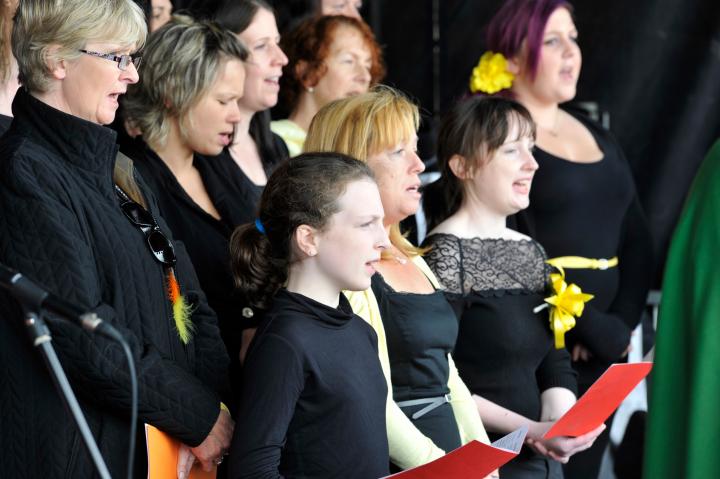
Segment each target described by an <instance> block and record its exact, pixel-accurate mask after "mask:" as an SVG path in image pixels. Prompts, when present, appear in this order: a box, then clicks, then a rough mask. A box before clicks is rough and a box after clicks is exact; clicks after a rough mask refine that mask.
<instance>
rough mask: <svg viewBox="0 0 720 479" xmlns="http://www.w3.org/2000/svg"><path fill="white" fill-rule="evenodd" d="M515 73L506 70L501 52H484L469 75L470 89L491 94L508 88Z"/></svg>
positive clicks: (505, 62) (505, 63) (505, 61)
mask: <svg viewBox="0 0 720 479" xmlns="http://www.w3.org/2000/svg"><path fill="white" fill-rule="evenodd" d="M514 79H515V75H513V74H512V73H510V72H509V71H508V70H507V60H506V59H505V57H504V56H503V54H502V53H493V52H485V53H483V55H482V56H481V57H480V61H479V62H478V64H477V66H476V67H475V68H473V71H472V75H471V76H470V91H471V92H472V93H477V92H482V93H487V94H488V95H492V94H493V93H497V92H499V91H500V90H504V89H505V88H510V87H511V86H512V82H513V80H514Z"/></svg>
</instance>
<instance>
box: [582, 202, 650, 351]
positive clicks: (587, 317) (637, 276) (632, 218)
mask: <svg viewBox="0 0 720 479" xmlns="http://www.w3.org/2000/svg"><path fill="white" fill-rule="evenodd" d="M622 235H623V237H622V239H621V243H620V249H619V252H618V260H619V263H618V268H620V281H619V284H618V292H617V294H616V295H615V298H614V299H613V301H612V304H611V305H610V308H609V309H608V311H607V312H606V313H603V312H601V311H598V310H597V309H596V308H594V307H593V304H592V301H590V302H589V303H587V304H586V305H585V311H584V313H583V315H582V317H581V318H580V319H579V320H578V322H577V326H576V327H575V328H573V329H572V330H570V331H569V332H568V335H569V337H570V338H572V341H573V342H580V343H582V344H584V345H585V346H587V347H588V348H589V349H590V352H591V353H592V354H594V355H596V356H597V357H599V358H600V359H604V360H606V361H616V360H618V359H619V358H620V355H621V354H622V353H623V352H624V351H625V349H626V348H627V346H628V344H629V343H630V334H631V333H632V331H633V329H635V326H637V324H638V323H639V322H640V318H641V315H642V311H643V308H644V307H645V302H646V298H647V293H648V290H649V289H650V283H651V281H652V277H653V274H654V256H653V252H652V242H651V238H650V231H649V227H648V224H647V220H646V219H645V215H644V214H643V211H642V207H641V206H640V202H639V200H638V198H637V195H635V196H634V198H633V201H632V203H631V204H630V207H629V208H628V210H627V212H626V213H625V217H624V219H623V229H622Z"/></svg>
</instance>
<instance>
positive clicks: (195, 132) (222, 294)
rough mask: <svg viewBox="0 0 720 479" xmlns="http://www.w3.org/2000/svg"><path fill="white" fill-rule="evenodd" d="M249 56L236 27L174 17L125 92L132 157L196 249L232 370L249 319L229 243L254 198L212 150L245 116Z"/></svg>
mask: <svg viewBox="0 0 720 479" xmlns="http://www.w3.org/2000/svg"><path fill="white" fill-rule="evenodd" d="M246 58H247V50H245V48H244V47H243V45H242V44H241V43H240V41H239V40H238V39H237V38H236V37H235V35H233V34H232V33H230V32H228V31H226V30H223V29H221V28H219V27H218V26H217V25H215V24H213V23H210V22H207V21H202V22H196V21H194V20H192V19H191V18H189V17H180V16H175V17H173V20H172V21H171V22H170V24H169V25H166V26H165V27H163V28H161V29H160V30H158V31H157V32H154V33H153V34H152V35H150V39H149V40H148V44H147V46H146V47H145V49H144V65H143V77H142V78H141V79H140V81H139V82H138V83H137V84H135V85H132V86H131V87H130V88H129V89H128V94H127V96H126V97H125V98H124V99H123V106H124V107H125V115H126V116H127V117H128V119H129V120H130V122H131V123H133V124H135V125H136V126H137V127H138V128H139V129H140V130H141V131H142V132H143V134H142V137H141V138H139V139H138V140H136V142H135V145H133V148H131V149H130V150H131V151H128V155H129V156H132V157H133V159H134V160H135V164H136V167H137V169H138V171H140V173H141V175H142V177H143V179H145V180H146V181H147V182H148V183H149V185H150V188H151V189H152V191H153V193H154V194H155V196H156V197H157V199H158V203H159V206H160V211H161V213H162V215H163V217H164V218H165V219H166V220H167V222H168V224H169V226H170V228H171V229H172V232H173V234H174V235H175V236H176V237H177V238H178V239H179V240H181V241H182V242H183V243H184V245H185V246H186V248H187V250H188V253H189V254H190V258H191V259H192V261H193V264H194V266H195V269H196V271H197V273H198V277H199V279H200V284H201V286H202V289H203V291H204V292H205V294H207V298H208V303H209V304H210V306H211V307H212V308H213V310H214V311H215V312H216V313H217V315H218V321H219V324H220V331H221V333H222V335H223V339H224V340H225V343H226V346H227V348H228V352H229V353H230V361H231V368H230V370H231V371H230V372H231V375H232V376H233V377H234V376H235V374H236V372H237V371H239V367H240V359H239V351H240V338H241V334H242V330H243V329H246V328H248V327H250V326H252V324H250V321H252V320H253V318H247V317H244V316H243V315H242V310H243V307H244V304H243V303H242V302H241V301H240V299H239V297H238V296H237V294H236V293H235V291H234V285H233V279H232V274H231V272H230V256H229V248H228V241H229V239H230V235H231V234H232V232H233V229H234V228H235V227H236V226H238V225H240V224H243V223H246V222H248V221H250V220H251V218H254V215H255V212H254V210H255V199H254V195H252V196H251V195H250V194H249V193H248V191H247V190H246V189H245V188H244V187H243V184H242V183H240V182H238V181H236V180H235V179H234V178H233V177H232V176H231V175H223V174H220V173H218V169H217V165H215V163H216V162H218V161H226V160H227V161H232V160H228V159H227V158H223V157H218V158H214V156H216V155H218V154H220V153H221V152H222V151H223V148H225V147H227V145H228V144H229V143H230V141H231V138H232V135H233V131H234V129H235V128H236V125H237V123H238V122H239V121H240V110H239V108H238V100H239V98H240V97H241V96H242V92H243V85H244V81H245V67H244V65H243V60H244V59H246ZM133 155H134V156H133ZM246 312H247V310H246ZM246 316H249V314H247V313H246ZM231 383H232V385H233V387H235V386H236V385H239V383H240V381H239V380H233V381H232V382H231Z"/></svg>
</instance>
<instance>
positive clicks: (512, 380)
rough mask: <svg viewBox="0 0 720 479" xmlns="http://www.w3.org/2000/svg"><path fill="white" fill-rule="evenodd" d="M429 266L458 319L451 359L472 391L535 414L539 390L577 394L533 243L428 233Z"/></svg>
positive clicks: (539, 250)
mask: <svg viewBox="0 0 720 479" xmlns="http://www.w3.org/2000/svg"><path fill="white" fill-rule="evenodd" d="M424 246H431V247H432V249H431V250H430V252H429V253H427V255H426V256H425V260H426V261H427V263H428V265H429V266H430V268H431V269H432V270H433V271H434V273H435V274H436V275H437V277H438V279H439V280H440V282H441V283H442V284H443V285H444V286H445V287H446V288H447V289H446V294H447V296H448V299H449V300H450V302H451V303H452V304H453V307H454V309H455V312H456V314H457V316H458V318H460V328H459V334H458V339H457V343H456V344H455V351H454V353H453V357H454V359H455V363H456V365H457V368H458V371H459V372H460V376H461V377H462V379H463V380H464V381H465V383H466V384H467V386H468V388H469V389H470V391H472V392H473V393H475V394H478V395H480V396H482V397H484V398H486V399H488V400H490V401H493V402H495V403H497V404H499V405H501V406H503V407H506V408H508V409H510V410H512V411H515V412H517V413H519V414H522V415H523V416H525V417H527V418H529V419H532V420H538V419H539V418H540V410H541V404H540V393H541V392H542V391H544V390H546V389H548V388H551V387H564V388H567V389H569V390H571V391H573V392H575V391H576V380H575V373H574V372H573V370H572V368H571V366H570V356H569V354H568V352H567V351H566V350H565V349H560V350H558V349H555V347H554V343H553V337H552V333H551V331H550V327H549V323H548V313H547V310H546V309H545V310H543V311H541V312H540V313H534V312H533V309H534V308H535V307H536V306H539V305H541V304H543V299H544V297H545V296H546V284H547V277H548V273H549V269H548V266H547V265H546V263H545V260H546V255H545V251H544V250H543V248H542V247H541V246H540V245H539V244H538V243H537V242H535V241H533V240H507V239H483V238H471V239H461V238H458V237H456V236H453V235H449V234H433V235H430V236H428V238H427V239H426V240H425V244H424Z"/></svg>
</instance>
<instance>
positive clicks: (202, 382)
mask: <svg viewBox="0 0 720 479" xmlns="http://www.w3.org/2000/svg"><path fill="white" fill-rule="evenodd" d="M145 37H146V24H145V18H144V16H143V13H142V10H141V9H140V8H139V7H138V6H137V5H136V4H135V3H133V2H132V1H131V0H65V1H63V2H47V1H44V0H24V1H23V2H21V3H20V6H19V7H18V11H17V14H16V17H15V24H14V31H13V38H12V45H13V53H14V54H15V57H16V58H17V61H18V67H19V72H20V80H21V83H22V85H23V88H21V89H20V91H18V93H17V95H16V97H15V100H14V102H13V112H14V113H15V117H14V119H13V122H12V124H11V126H10V129H9V131H8V133H7V134H6V135H5V136H4V137H3V138H2V141H0V155H1V156H0V158H2V161H0V211H2V215H0V262H2V263H5V264H7V265H9V266H10V267H13V268H16V269H17V270H19V271H20V272H22V273H23V274H25V275H27V276H28V277H29V278H31V279H33V280H34V281H36V282H37V283H39V284H42V285H43V286H44V287H45V288H47V289H48V290H49V291H51V292H52V293H54V294H55V295H57V296H59V297H61V298H63V299H65V300H67V301H69V302H71V303H73V304H76V305H77V306H78V307H81V308H83V309H85V310H87V311H92V312H94V313H96V314H97V315H98V316H99V317H100V318H102V319H103V320H105V321H106V322H108V323H110V324H112V325H113V326H115V328H116V329H118V330H119V332H120V333H121V334H122V335H123V336H124V337H125V339H126V340H127V341H128V343H129V345H130V349H131V351H132V354H133V359H134V362H135V364H136V368H137V375H138V383H139V426H140V430H139V431H138V443H137V451H136V455H135V457H136V461H135V467H134V469H133V470H132V471H131V472H132V475H133V477H141V476H145V475H146V474H147V468H146V467H145V459H144V458H145V444H144V440H143V438H144V434H143V433H142V424H143V423H148V424H151V425H153V426H155V427H157V428H159V429H160V430H162V431H165V432H166V433H168V434H169V435H170V436H172V437H174V438H176V439H177V440H179V441H180V442H181V443H183V444H185V445H186V446H187V450H188V451H190V452H191V453H192V455H193V457H196V458H197V459H198V460H199V461H200V462H201V463H202V465H203V467H205V468H206V469H208V470H211V469H212V468H213V467H214V463H217V462H218V461H221V460H222V457H223V454H224V452H225V450H226V448H227V447H228V446H229V441H230V437H231V434H232V427H233V424H232V420H231V419H230V416H229V414H228V413H227V412H225V411H224V410H223V409H222V408H221V402H220V401H221V399H220V394H219V392H220V391H221V390H222V389H224V387H225V382H226V371H227V355H226V352H225V348H224V347H223V344H222V341H221V338H220V335H219V332H218V328H217V324H216V322H217V321H216V317H215V314H214V313H213V312H212V310H211V309H210V308H209V307H208V306H207V303H206V301H205V299H204V295H203V293H202V291H201V290H200V289H199V287H198V286H197V279H196V277H195V272H194V270H193V268H192V265H191V264H190V261H189V259H188V256H187V253H186V252H185V250H184V248H183V247H182V245H181V244H180V243H177V244H174V243H173V240H172V238H171V237H170V234H169V229H168V228H167V225H166V223H165V222H164V221H163V220H162V218H161V217H160V216H159V215H158V208H157V205H156V203H155V201H154V199H153V198H152V196H151V195H148V194H147V190H145V189H144V187H143V184H142V182H139V181H137V180H136V178H137V177H136V176H135V175H134V174H133V171H132V169H131V166H130V165H131V164H130V163H129V162H127V161H119V160H118V161H116V152H117V147H116V145H115V133H114V132H113V131H112V130H110V129H108V128H105V127H104V126H103V125H106V124H109V123H110V122H112V120H113V119H114V117H115V111H116V109H117V107H118V97H120V96H121V95H122V94H124V93H125V91H126V89H127V88H128V86H129V85H131V84H134V83H136V82H137V81H138V72H137V70H136V64H137V59H136V58H135V57H134V54H135V52H136V51H137V50H138V49H139V48H140V47H141V46H142V45H143V43H144V41H145ZM0 311H1V312H2V316H3V318H2V321H0V341H1V342H2V344H0V364H1V365H2V366H1V367H0V368H1V369H2V372H1V373H0V375H1V376H2V378H3V379H2V381H0V398H2V399H1V400H0V403H1V404H2V406H1V407H2V410H3V411H4V413H3V420H2V435H0V436H1V437H2V439H0V468H2V471H3V477H46V478H53V477H94V467H93V462H92V461H91V459H90V457H89V455H88V453H87V452H86V450H85V448H84V447H83V446H82V441H81V439H80V436H79V434H78V432H77V429H76V427H75V424H74V423H73V421H72V419H71V417H70V416H69V415H68V414H67V413H66V411H65V409H64V408H63V406H62V405H61V404H62V402H61V401H60V400H59V399H58V397H57V393H56V392H55V389H54V387H53V384H52V382H51V381H50V379H49V378H48V375H47V372H46V371H45V368H44V366H43V365H42V361H41V359H40V356H39V355H38V354H37V353H36V352H35V351H33V348H32V345H31V344H30V342H29V340H28V338H27V334H26V333H25V331H24V326H23V325H22V323H21V312H20V308H19V307H18V305H17V303H15V301H13V300H12V299H11V298H9V297H8V296H7V295H5V294H3V295H2V296H0ZM49 327H50V331H51V333H52V339H53V344H54V346H55V349H56V350H57V353H58V356H59V358H60V362H61V363H62V365H63V367H64V368H65V371H66V373H67V374H68V377H69V379H70V382H71V384H72V386H73V388H74V390H75V393H76V394H77V396H78V399H79V402H80V405H81V407H82V409H83V411H84V413H85V415H86V417H87V419H88V423H89V425H90V428H91V431H92V432H93V434H94V436H95V438H96V440H97V442H98V445H99V448H100V452H101V454H102V456H103V457H104V459H105V461H106V463H107V465H108V468H109V471H110V473H111V475H112V476H113V477H124V476H125V475H126V474H127V472H128V471H127V469H128V468H129V464H128V455H127V448H126V447H125V445H126V444H128V434H129V431H130V429H129V421H130V418H129V416H130V402H131V397H130V391H131V388H130V378H129V376H128V373H127V369H126V367H125V356H124V354H123V352H122V349H121V348H120V347H119V346H118V345H117V344H115V343H114V342H111V341H108V340H106V339H105V338H103V337H102V336H99V335H91V334H89V333H87V332H85V331H83V330H81V329H80V328H78V327H77V326H76V325H74V324H70V323H67V322H61V321H57V320H52V321H49ZM38 458H42V460H38ZM181 472H182V471H181ZM181 475H182V474H181Z"/></svg>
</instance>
